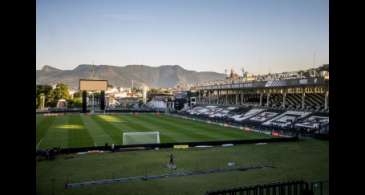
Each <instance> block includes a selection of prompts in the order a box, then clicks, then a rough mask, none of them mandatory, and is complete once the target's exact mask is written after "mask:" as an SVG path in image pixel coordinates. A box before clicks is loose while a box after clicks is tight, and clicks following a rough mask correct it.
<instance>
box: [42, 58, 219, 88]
mask: <svg viewBox="0 0 365 195" xmlns="http://www.w3.org/2000/svg"><path fill="white" fill-rule="evenodd" d="M224 78H225V74H221V73H217V72H197V71H191V70H186V69H184V68H182V67H181V66H179V65H161V66H159V67H152V66H146V65H126V66H109V65H96V66H94V65H90V64H81V65H79V66H77V67H76V68H74V69H72V70H61V69H57V68H54V67H52V66H49V65H45V66H43V68H42V69H40V70H36V84H37V85H53V84H57V83H60V82H62V83H65V84H67V85H68V86H69V87H70V88H73V89H77V88H78V85H79V80H80V79H105V80H108V83H109V84H111V85H113V86H116V87H131V85H132V82H133V86H136V87H139V86H142V85H146V86H148V87H153V88H159V87H162V88H170V87H175V86H176V85H191V84H196V83H199V82H204V81H209V80H218V79H224ZM132 80H133V81H132Z"/></svg>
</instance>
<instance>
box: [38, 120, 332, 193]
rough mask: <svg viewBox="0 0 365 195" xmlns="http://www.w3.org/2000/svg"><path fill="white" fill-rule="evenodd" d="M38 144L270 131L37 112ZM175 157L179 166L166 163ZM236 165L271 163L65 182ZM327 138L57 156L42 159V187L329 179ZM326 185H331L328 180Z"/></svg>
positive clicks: (195, 187) (136, 188) (171, 186)
mask: <svg viewBox="0 0 365 195" xmlns="http://www.w3.org/2000/svg"><path fill="white" fill-rule="evenodd" d="M36 129H37V136H36V141H37V147H38V148H51V147H64V148H67V147H86V146H94V145H96V146H99V145H100V146H102V145H104V144H105V143H108V144H111V143H114V144H122V141H123V139H122V132H136V131H159V132H160V139H161V143H167V142H185V141H215V140H237V139H262V138H270V137H271V136H268V135H265V134H259V133H255V132H246V131H243V130H240V129H236V128H229V127H223V126H219V125H215V124H207V123H205V122H199V121H193V120H189V119H182V118H177V117H173V116H168V115H164V114H161V115H160V116H156V115H155V114H151V113H145V114H139V115H138V116H134V115H131V114H117V115H84V114H69V115H62V116H43V115H37V116H36ZM171 153H173V154H174V156H175V163H176V167H177V169H176V170H171V169H168V168H167V167H166V164H167V163H168V162H169V155H170V154H171ZM231 162H234V163H235V165H234V166H260V165H269V166H272V167H273V168H263V169H252V170H247V171H232V172H222V173H212V174H206V175H190V176H182V177H171V178H162V179H156V180H138V181H129V182H126V183H114V184H100V185H91V186H84V187H80V188H71V189H66V188H65V184H66V183H79V182H87V181H96V180H104V179H117V178H126V177H138V176H156V175H164V174H170V173H174V172H177V173H179V172H199V171H204V170H209V169H225V168H227V167H229V166H228V164H229V163H231ZM328 162H329V157H328V141H319V140H314V139H309V138H307V139H301V140H300V141H298V142H280V143H267V144H244V145H235V146H232V147H212V148H196V147H193V148H187V149H173V148H169V149H159V150H145V151H125V152H115V153H111V152H106V153H89V154H67V155H58V156H57V157H56V159H55V160H51V161H47V160H43V161H37V163H36V177H37V179H36V191H37V194H66V195H68V194H85V195H86V194H95V195H96V194H132V195H133V194H159V195H160V194H161V195H168V194H204V193H205V192H206V191H210V190H220V189H224V188H234V187H241V186H247V185H255V184H262V183H271V182H278V181H292V180H305V181H309V182H311V181H321V180H322V181H323V180H328V175H329V170H328ZM325 189H328V186H325Z"/></svg>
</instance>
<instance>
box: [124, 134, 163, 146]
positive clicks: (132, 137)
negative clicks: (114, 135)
mask: <svg viewBox="0 0 365 195" xmlns="http://www.w3.org/2000/svg"><path fill="white" fill-rule="evenodd" d="M159 143H160V132H158V131H146V132H145V131H144V132H123V145H135V144H159Z"/></svg>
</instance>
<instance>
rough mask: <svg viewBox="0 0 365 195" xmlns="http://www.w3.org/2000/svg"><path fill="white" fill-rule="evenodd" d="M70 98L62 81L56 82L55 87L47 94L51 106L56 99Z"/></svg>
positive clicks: (55, 102) (54, 103)
mask: <svg viewBox="0 0 365 195" xmlns="http://www.w3.org/2000/svg"><path fill="white" fill-rule="evenodd" d="M70 98H71V97H70V94H69V92H68V86H67V85H65V84H63V83H59V84H57V85H56V88H55V89H53V90H52V92H51V94H50V96H49V99H50V104H51V106H56V105H57V102H58V100H60V99H66V100H69V99H70Z"/></svg>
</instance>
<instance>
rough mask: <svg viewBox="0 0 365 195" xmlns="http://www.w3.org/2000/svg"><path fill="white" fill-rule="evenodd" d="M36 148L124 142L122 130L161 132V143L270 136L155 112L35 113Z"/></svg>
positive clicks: (119, 143)
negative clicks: (112, 113) (109, 113)
mask: <svg viewBox="0 0 365 195" xmlns="http://www.w3.org/2000/svg"><path fill="white" fill-rule="evenodd" d="M36 129H37V136H36V147H37V149H45V148H52V147H61V148H73V147H89V146H103V145H105V144H106V143H108V144H109V145H110V144H118V145H121V144H123V143H122V142H123V136H122V133H123V132H143V131H146V132H147V131H158V132H160V140H161V143H172V142H194V141H197V142H198V141H217V140H242V139H263V138H270V137H271V136H268V135H265V134H259V133H255V132H246V131H243V130H240V129H237V128H230V127H224V126H219V125H215V124H208V123H205V122H200V121H193V120H189V119H182V118H177V117H173V116H169V115H164V114H161V115H159V116H156V115H155V114H153V113H144V114H138V115H136V116H135V115H132V114H115V115H101V114H100V115H84V114H68V115H62V116H43V115H37V116H36Z"/></svg>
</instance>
